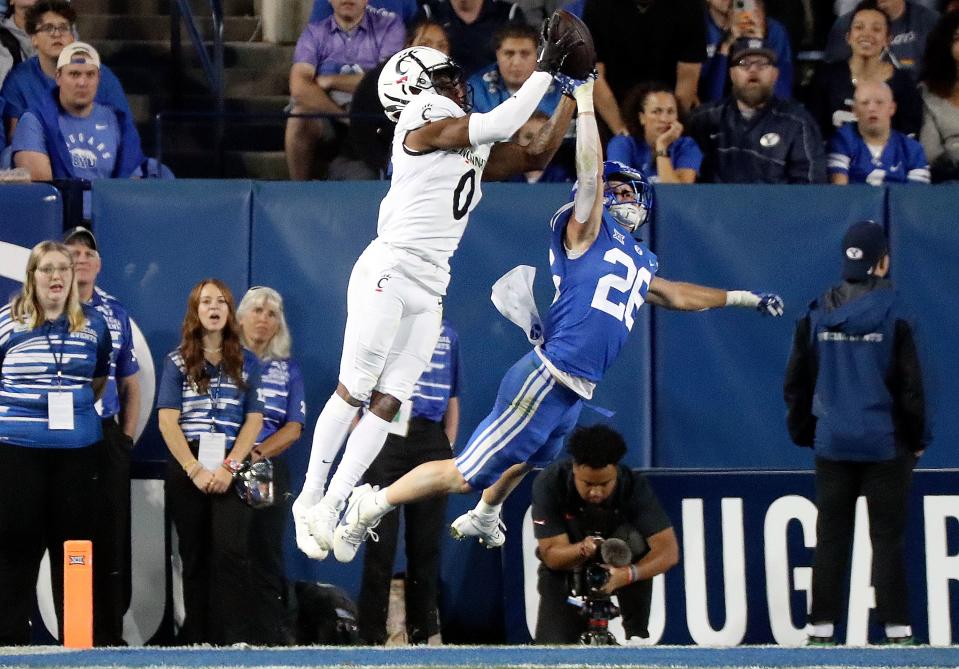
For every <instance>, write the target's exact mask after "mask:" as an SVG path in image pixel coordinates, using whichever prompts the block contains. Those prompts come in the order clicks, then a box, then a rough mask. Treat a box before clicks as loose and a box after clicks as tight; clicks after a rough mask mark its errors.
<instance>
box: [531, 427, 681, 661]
mask: <svg viewBox="0 0 959 669" xmlns="http://www.w3.org/2000/svg"><path fill="white" fill-rule="evenodd" d="M567 450H569V452H570V455H572V459H571V460H570V459H566V460H561V461H559V462H555V463H553V464H552V465H550V466H549V467H547V468H546V469H544V470H543V471H542V472H540V474H539V476H538V477H537V478H536V481H535V482H534V483H533V511H532V515H533V532H534V534H535V535H536V539H537V542H538V547H537V555H538V557H539V559H540V560H541V561H542V564H540V566H539V586H538V587H539V594H540V600H539V616H538V619H537V623H536V643H538V644H572V643H579V642H582V643H594V644H595V643H597V639H598V643H605V641H603V640H602V638H603V637H604V636H606V635H605V634H604V632H605V629H604V626H605V620H608V619H609V618H613V617H615V616H616V615H617V613H618V612H617V611H616V610H615V608H614V607H612V605H611V603H609V596H610V595H612V594H615V595H616V597H617V599H618V600H619V605H620V607H622V613H623V627H624V629H625V630H626V638H627V640H632V639H633V638H635V639H636V640H637V641H638V639H639V638H646V637H648V636H649V632H648V630H647V626H648V623H649V608H650V600H651V597H652V578H653V577H654V576H656V575H657V574H662V573H663V572H665V571H666V570H667V569H669V568H670V567H672V566H673V565H675V564H676V563H677V562H679V545H678V544H677V542H676V534H675V533H674V532H673V528H672V523H670V521H669V518H668V517H667V516H666V513H665V512H664V511H663V509H662V507H661V506H660V504H659V500H658V499H657V498H656V495H655V494H654V493H653V490H652V488H651V487H650V485H649V482H648V481H647V480H646V478H645V477H644V476H643V475H642V474H639V473H636V472H633V471H632V470H630V469H629V468H628V467H626V466H624V465H621V464H619V461H620V459H621V458H622V457H623V456H624V455H625V454H626V443H625V441H623V437H622V436H621V435H620V434H619V433H618V432H616V431H615V430H612V429H611V428H609V427H606V426H604V425H594V426H592V427H578V428H576V430H575V431H574V432H573V434H572V436H571V437H570V439H569V443H568V444H567ZM610 539H619V540H621V541H618V542H617V541H614V542H610V541H609V540H610ZM604 540H606V541H605V542H604ZM624 542H625V543H624ZM604 543H605V544H606V548H605V550H604V549H603V548H602V546H603V544H604ZM614 565H620V566H614ZM590 567H592V569H591V568H590ZM600 570H605V571H606V572H607V573H608V578H607V577H606V576H605V575H604V574H603V573H602V571H600ZM604 580H605V584H603V583H602V581H604ZM590 584H592V585H590ZM571 594H576V595H580V596H582V598H583V603H584V606H583V607H577V606H575V605H573V604H571V603H569V602H568V601H567V598H568V597H569V596H570V595H571ZM604 619H605V620H604ZM591 620H592V622H591ZM584 633H585V636H584ZM594 634H596V636H594ZM608 639H609V641H608V642H610V643H611V642H612V641H611V637H608Z"/></svg>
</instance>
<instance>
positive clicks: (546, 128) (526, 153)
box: [483, 95, 576, 181]
mask: <svg viewBox="0 0 959 669" xmlns="http://www.w3.org/2000/svg"><path fill="white" fill-rule="evenodd" d="M575 109H576V103H574V102H573V101H572V100H571V99H570V98H569V97H567V96H565V95H563V96H562V97H561V98H560V102H559V104H558V105H556V110H555V111H554V112H553V115H552V116H550V118H549V121H547V122H546V123H545V124H544V125H543V127H542V128H540V131H539V133H538V134H537V135H536V137H534V138H533V141H532V142H530V143H529V144H528V145H527V146H520V145H519V144H516V143H515V142H504V143H501V144H497V145H495V146H494V147H493V150H492V151H491V152H490V159H489V162H488V163H487V165H486V170H485V171H484V172H483V179H484V180H485V181H496V180H498V179H505V178H508V177H511V176H513V175H514V174H522V173H523V172H530V171H532V170H542V169H545V168H546V166H547V165H548V164H549V161H550V160H552V159H553V156H554V155H555V154H556V150H557V149H558V148H559V145H560V144H562V143H563V137H565V136H566V131H567V130H568V129H569V124H570V121H572V119H573V111H574V110H575Z"/></svg>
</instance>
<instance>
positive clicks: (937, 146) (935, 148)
mask: <svg viewBox="0 0 959 669" xmlns="http://www.w3.org/2000/svg"><path fill="white" fill-rule="evenodd" d="M926 95H927V96H928V95H932V93H929V92H927V93H926ZM919 141H920V142H922V148H923V149H924V150H925V152H926V158H927V159H928V160H929V162H930V163H934V162H936V159H937V158H938V157H939V156H941V155H942V153H943V151H945V147H943V145H942V135H941V133H940V132H939V125H938V124H937V123H936V116H935V113H934V112H933V111H932V109H931V108H930V106H929V103H928V101H927V102H925V104H924V109H923V115H922V129H921V130H920V131H919Z"/></svg>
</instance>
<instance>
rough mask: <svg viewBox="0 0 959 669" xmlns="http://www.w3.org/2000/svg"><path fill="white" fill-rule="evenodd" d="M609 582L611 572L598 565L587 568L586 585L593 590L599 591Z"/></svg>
mask: <svg viewBox="0 0 959 669" xmlns="http://www.w3.org/2000/svg"><path fill="white" fill-rule="evenodd" d="M608 582H609V572H608V571H606V570H605V569H603V568H602V567H601V566H600V565H598V564H592V565H590V566H589V567H587V568H586V585H587V586H589V588H590V589H592V590H599V589H600V588H602V587H603V586H604V585H606V584H607V583H608Z"/></svg>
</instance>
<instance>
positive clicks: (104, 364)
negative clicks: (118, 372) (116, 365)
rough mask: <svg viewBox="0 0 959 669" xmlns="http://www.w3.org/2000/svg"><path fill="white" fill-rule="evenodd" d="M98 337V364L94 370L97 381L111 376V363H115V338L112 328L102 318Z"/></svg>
mask: <svg viewBox="0 0 959 669" xmlns="http://www.w3.org/2000/svg"><path fill="white" fill-rule="evenodd" d="M99 320H100V327H99V328H98V329H99V333H98V336H97V363H96V365H95V366H94V368H93V378H95V379H97V378H100V377H102V376H108V375H109V374H110V363H111V362H112V361H113V337H112V336H111V335H110V328H108V327H107V322H106V321H105V320H103V319H102V318H101V319H99Z"/></svg>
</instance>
